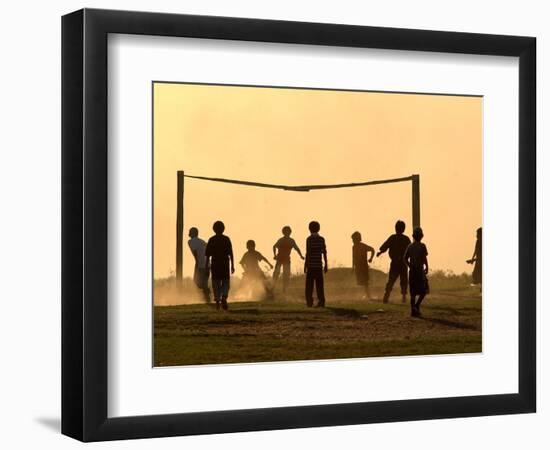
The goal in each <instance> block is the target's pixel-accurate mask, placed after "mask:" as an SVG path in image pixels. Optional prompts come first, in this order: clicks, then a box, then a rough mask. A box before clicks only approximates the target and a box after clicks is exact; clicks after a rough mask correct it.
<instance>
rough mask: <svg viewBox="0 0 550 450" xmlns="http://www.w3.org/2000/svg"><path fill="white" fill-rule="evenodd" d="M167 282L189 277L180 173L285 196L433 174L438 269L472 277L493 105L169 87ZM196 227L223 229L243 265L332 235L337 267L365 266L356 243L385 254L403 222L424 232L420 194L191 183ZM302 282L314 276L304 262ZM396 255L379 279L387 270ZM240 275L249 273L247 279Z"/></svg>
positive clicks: (188, 205)
mask: <svg viewBox="0 0 550 450" xmlns="http://www.w3.org/2000/svg"><path fill="white" fill-rule="evenodd" d="M153 119H154V276H155V278H162V277H166V276H168V275H169V274H170V272H171V271H175V238H176V214H175V212H176V171H177V170H184V171H185V172H186V173H188V174H190V175H202V176H212V177H222V178H235V179H242V180H249V181H259V182H265V183H274V184H292V185H299V184H330V183H345V182H359V181H368V180H378V179H385V178H397V177H403V176H409V175H411V174H420V195H421V225H422V228H423V230H424V235H425V238H424V242H425V244H426V245H427V247H428V252H429V256H428V258H429V262H430V268H431V269H444V270H447V269H448V270H452V271H454V272H464V271H466V272H469V271H471V270H472V266H469V265H467V264H466V263H465V260H466V259H467V258H469V257H471V254H472V251H473V248H474V243H475V230H476V228H477V227H479V226H481V220H482V98H479V97H458V96H438V95H416V94H393V93H373V92H342V91H331V90H303V89H302V90H300V89H284V88H255V87H235V86H208V85H192V84H168V83H155V85H154V118H153ZM184 198H185V201H184V209H185V210H184V228H185V240H184V242H185V244H184V256H183V260H184V275H185V276H188V275H190V274H192V271H193V264H194V263H193V257H192V255H191V253H190V251H189V249H188V247H187V231H188V229H189V227H191V226H196V227H197V228H199V232H200V237H202V238H203V239H205V240H207V239H208V237H209V236H211V235H212V231H211V230H212V223H213V222H214V221H215V220H218V219H219V220H223V221H224V222H225V224H226V234H227V235H229V236H230V238H231V240H232V242H233V249H234V253H235V257H236V263H237V262H238V261H239V260H240V257H241V255H242V253H243V252H244V251H245V250H246V248H245V242H246V241H247V240H248V239H254V240H255V241H256V249H257V250H259V251H260V252H261V253H263V254H264V255H265V256H266V257H268V258H269V259H271V258H272V246H273V244H274V243H275V241H276V240H277V239H278V238H279V237H280V236H281V228H282V227H283V226H284V225H290V226H291V227H292V229H293V233H292V236H293V237H294V238H295V240H296V242H297V244H298V246H299V247H300V248H302V249H303V250H304V251H305V239H306V237H307V235H308V231H307V224H308V223H309V221H311V220H318V221H319V222H320V223H321V235H323V236H324V237H325V239H326V243H327V250H328V258H329V267H330V265H332V266H337V265H343V266H351V244H352V243H351V239H350V235H351V234H352V233H353V232H354V231H356V230H358V231H360V232H361V233H362V235H363V241H364V242H366V243H367V244H369V245H372V246H373V247H375V248H378V247H379V246H380V245H381V244H382V242H384V240H385V239H386V238H387V237H388V236H389V235H390V234H391V233H393V230H394V224H395V221H396V220H397V219H403V220H404V221H405V222H406V223H407V230H406V233H407V234H409V235H410V234H411V233H412V229H411V184H410V182H405V183H399V184H386V185H381V186H367V187H356V188H348V189H335V190H322V191H312V192H309V193H305V192H288V191H279V190H272V189H262V188H256V187H245V186H235V185H229V184H224V183H214V182H209V181H200V180H191V179H186V180H185V197H184ZM293 261H294V267H293V271H296V270H298V269H301V268H302V265H301V262H300V261H299V260H298V258H297V257H293ZM388 266H389V258H388V256H387V254H386V255H384V256H383V257H380V258H375V260H374V264H373V267H377V268H380V269H383V270H387V268H388ZM237 273H240V270H239V269H238V268H237Z"/></svg>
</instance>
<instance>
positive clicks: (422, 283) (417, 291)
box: [404, 227, 430, 317]
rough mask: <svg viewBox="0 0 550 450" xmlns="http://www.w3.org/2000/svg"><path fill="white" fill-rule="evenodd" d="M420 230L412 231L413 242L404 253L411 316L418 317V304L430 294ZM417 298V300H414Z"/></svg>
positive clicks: (425, 254) (426, 256)
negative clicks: (407, 270) (407, 273)
mask: <svg viewBox="0 0 550 450" xmlns="http://www.w3.org/2000/svg"><path fill="white" fill-rule="evenodd" d="M423 237H424V233H423V232H422V228H420V227H418V228H415V229H414V231H413V239H414V242H413V243H412V244H410V245H409V246H408V247H407V250H406V251H405V257H404V260H405V264H407V266H408V267H409V293H410V295H411V316H413V317H420V316H421V314H420V304H421V303H422V300H424V297H425V296H426V294H428V293H429V292H430V289H429V286H428V279H427V278H426V275H427V274H428V249H427V248H426V245H424V244H423V243H422V242H420V241H421V240H422V238H423ZM416 297H418V299H417V298H416Z"/></svg>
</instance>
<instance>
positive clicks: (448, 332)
mask: <svg viewBox="0 0 550 450" xmlns="http://www.w3.org/2000/svg"><path fill="white" fill-rule="evenodd" d="M373 275H374V276H373V277H372V280H373V292H374V294H375V296H377V297H378V298H381V296H382V290H383V281H384V277H385V275H384V274H383V273H381V272H380V273H376V272H375V273H374V274H373ZM468 281H469V280H468V277H466V276H450V275H446V274H434V276H432V277H431V289H432V294H430V295H429V296H428V297H426V300H425V301H424V303H423V308H422V312H423V317H422V318H412V317H410V310H409V306H408V304H401V302H400V299H399V297H400V296H399V295H397V294H395V293H394V296H393V299H392V303H389V304H382V303H381V301H372V302H367V301H365V300H361V291H360V288H358V287H357V286H354V284H353V282H352V279H351V278H350V272H349V271H348V270H346V269H341V270H334V271H333V273H332V274H330V272H329V276H327V307H326V308H306V307H305V305H304V303H303V300H302V299H301V297H302V295H301V290H302V286H303V284H301V283H303V277H295V278H293V281H292V285H291V290H290V295H289V296H288V297H287V298H286V299H285V300H284V301H283V300H275V301H269V302H268V301H242V300H243V299H242V298H238V297H236V298H235V300H234V301H233V302H231V299H230V304H229V311H227V312H222V311H216V310H215V309H214V308H213V307H212V306H211V305H206V304H187V305H173V306H155V317H154V363H155V366H174V365H197V364H223V363H243V362H262V361H291V360H312V359H333V358H361V357H373V356H397V355H428V354H448V353H473V352H480V351H481V317H482V314H481V297H480V295H479V292H478V291H476V290H475V289H473V288H471V287H469V286H468ZM397 291H398V290H397V289H395V290H394V292H397ZM236 292H237V294H236V295H240V294H238V288H236ZM237 300H240V301H237ZM397 302H398V303H397Z"/></svg>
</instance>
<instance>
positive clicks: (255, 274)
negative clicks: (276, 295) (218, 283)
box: [240, 239, 273, 299]
mask: <svg viewBox="0 0 550 450" xmlns="http://www.w3.org/2000/svg"><path fill="white" fill-rule="evenodd" d="M246 249H247V250H248V251H247V252H246V253H245V254H244V255H243V257H242V258H241V261H240V264H241V266H243V269H244V274H243V280H246V281H252V282H253V281H255V280H257V281H261V283H262V284H263V287H264V290H265V293H266V296H267V298H268V299H271V298H272V297H273V292H272V289H271V287H270V286H269V284H268V282H267V278H266V276H265V274H264V272H263V270H262V268H261V267H260V262H261V261H265V262H266V263H267V264H268V266H269V268H270V269H273V265H272V264H271V263H270V262H269V261H268V260H267V258H266V257H265V256H264V255H262V254H261V253H260V252H259V251H257V250H256V242H254V241H253V240H252V239H251V240H249V241H247V242H246Z"/></svg>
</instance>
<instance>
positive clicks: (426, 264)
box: [424, 246, 428, 274]
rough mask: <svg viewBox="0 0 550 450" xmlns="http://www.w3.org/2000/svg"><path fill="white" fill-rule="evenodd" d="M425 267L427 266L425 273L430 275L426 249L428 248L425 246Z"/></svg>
mask: <svg viewBox="0 0 550 450" xmlns="http://www.w3.org/2000/svg"><path fill="white" fill-rule="evenodd" d="M424 250H425V252H424V266H426V269H425V270H424V273H426V274H427V273H428V249H427V248H426V246H424Z"/></svg>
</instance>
